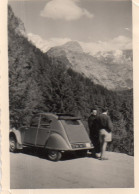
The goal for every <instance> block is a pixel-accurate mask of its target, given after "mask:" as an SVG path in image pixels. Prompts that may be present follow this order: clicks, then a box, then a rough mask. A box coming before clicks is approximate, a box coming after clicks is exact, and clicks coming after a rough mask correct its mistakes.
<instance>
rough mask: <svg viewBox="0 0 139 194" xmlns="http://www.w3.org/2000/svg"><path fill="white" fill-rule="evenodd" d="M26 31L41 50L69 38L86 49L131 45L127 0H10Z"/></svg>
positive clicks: (129, 9)
mask: <svg viewBox="0 0 139 194" xmlns="http://www.w3.org/2000/svg"><path fill="white" fill-rule="evenodd" d="M9 4H10V5H11V7H12V9H13V11H14V13H15V15H16V16H17V17H19V18H20V19H21V20H22V21H23V23H24V25H25V29H26V32H27V34H29V37H30V38H31V39H34V41H36V43H37V44H38V45H39V44H40V46H41V47H44V50H45V49H46V50H47V49H48V48H49V47H52V46H55V45H60V44H63V43H65V42H67V41H70V40H76V41H78V42H79V43H80V44H81V45H82V47H83V48H84V49H85V50H86V51H88V52H97V51H99V50H113V49H116V50H121V49H131V48H132V3H131V1H130V0H32V1H29V0H26V1H22V0H18V1H15V0H10V1H9Z"/></svg>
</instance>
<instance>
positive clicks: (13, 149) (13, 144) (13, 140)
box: [9, 136, 17, 153]
mask: <svg viewBox="0 0 139 194" xmlns="http://www.w3.org/2000/svg"><path fill="white" fill-rule="evenodd" d="M9 146H10V152H14V153H15V152H16V151H17V141H16V138H15V137H13V136H11V137H10V145H9Z"/></svg>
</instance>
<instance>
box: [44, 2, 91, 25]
mask: <svg viewBox="0 0 139 194" xmlns="http://www.w3.org/2000/svg"><path fill="white" fill-rule="evenodd" d="M79 1H80V0H51V1H49V2H48V3H46V5H45V7H44V9H43V10H42V11H41V13H40V15H41V16H42V17H46V18H51V19H63V20H66V21H72V20H78V19H80V18H81V17H83V16H85V17H87V18H93V14H92V13H90V12H89V11H87V10H86V9H83V8H81V7H79V6H78V3H79Z"/></svg>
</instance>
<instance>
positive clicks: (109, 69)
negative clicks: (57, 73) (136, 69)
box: [47, 41, 133, 90]
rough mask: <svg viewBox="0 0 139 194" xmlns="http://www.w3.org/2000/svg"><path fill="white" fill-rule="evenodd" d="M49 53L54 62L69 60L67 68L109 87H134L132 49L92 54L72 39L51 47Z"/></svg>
mask: <svg viewBox="0 0 139 194" xmlns="http://www.w3.org/2000/svg"><path fill="white" fill-rule="evenodd" d="M47 55H48V56H49V57H50V58H51V59H53V62H56V61H61V62H62V61H67V63H65V65H66V66H67V68H69V67H70V68H72V69H73V70H74V71H76V72H79V73H81V74H82V75H84V76H85V77H88V78H90V79H91V80H92V81H93V82H94V83H96V84H99V85H102V86H104V87H106V88H107V89H111V90H125V89H131V88H132V87H133V86H132V81H133V77H132V51H131V50H123V51H121V50H120V51H110V52H99V53H97V54H96V55H94V56H92V55H90V54H88V53H85V52H83V49H82V48H81V46H80V44H79V43H78V42H76V41H70V42H68V43H66V44H64V45H62V46H56V47H53V48H51V49H50V50H49V51H48V52H47Z"/></svg>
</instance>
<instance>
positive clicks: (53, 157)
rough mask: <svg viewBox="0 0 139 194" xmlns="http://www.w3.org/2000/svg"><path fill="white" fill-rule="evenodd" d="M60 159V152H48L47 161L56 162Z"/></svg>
mask: <svg viewBox="0 0 139 194" xmlns="http://www.w3.org/2000/svg"><path fill="white" fill-rule="evenodd" d="M61 157H62V154H61V152H60V151H57V150H49V151H48V159H49V160H51V161H58V160H60V159H61Z"/></svg>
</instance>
